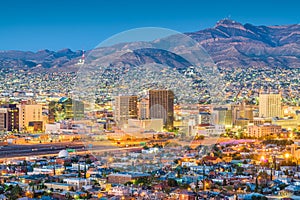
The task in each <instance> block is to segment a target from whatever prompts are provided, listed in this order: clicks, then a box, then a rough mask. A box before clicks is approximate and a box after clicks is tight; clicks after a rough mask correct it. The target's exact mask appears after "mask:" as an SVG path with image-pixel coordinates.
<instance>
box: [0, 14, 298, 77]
mask: <svg viewBox="0 0 300 200" xmlns="http://www.w3.org/2000/svg"><path fill="white" fill-rule="evenodd" d="M186 34H187V35H188V36H190V37H192V38H193V39H194V40H196V41H197V42H199V44H201V46H202V47H203V48H204V49H205V50H206V51H207V52H208V54H209V55H210V56H211V58H212V59H213V61H214V62H215V63H216V64H217V66H218V67H221V68H249V67H258V68H259V67H270V68H276V67H281V68H299V67H300V25H299V24H294V25H278V26H255V25H252V24H249V23H247V24H241V23H239V22H236V21H233V20H229V19H224V20H220V21H219V22H217V23H216V25H215V26H214V27H212V28H208V29H204V30H200V31H197V32H191V33H186ZM88 52H89V51H87V54H88ZM130 54H131V55H128V56H129V57H130V58H131V60H132V58H133V57H138V58H139V60H149V59H150V60H159V62H160V63H162V64H164V63H169V64H170V63H172V64H174V65H182V60H180V59H182V58H180V57H178V56H174V55H173V56H171V57H170V55H169V54H167V53H160V54H159V55H158V54H156V55H151V54H150V53H149V52H147V51H142V52H141V51H140V52H131V53H130ZM81 56H82V51H72V50H70V49H62V50H59V51H50V50H41V51H38V52H30V51H16V50H9V51H0V68H10V69H29V70H44V71H49V70H50V71H56V70H58V71H59V70H63V71H65V70H66V71H76V70H77V69H78V65H76V63H77V62H78V60H79V59H80V57H81ZM153 56H156V58H155V59H154V58H153ZM123 57H124V59H126V56H123ZM172 59H173V61H172ZM133 62H136V60H133ZM184 62H185V61H184ZM180 63H181V64H180ZM183 64H184V65H185V63H183Z"/></svg>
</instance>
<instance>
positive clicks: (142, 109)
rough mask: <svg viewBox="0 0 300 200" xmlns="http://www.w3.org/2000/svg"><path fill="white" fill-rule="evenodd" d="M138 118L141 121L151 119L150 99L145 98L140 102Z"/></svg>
mask: <svg viewBox="0 0 300 200" xmlns="http://www.w3.org/2000/svg"><path fill="white" fill-rule="evenodd" d="M138 118H139V119H149V118H150V111H149V99H146V98H143V99H141V101H139V102H138Z"/></svg>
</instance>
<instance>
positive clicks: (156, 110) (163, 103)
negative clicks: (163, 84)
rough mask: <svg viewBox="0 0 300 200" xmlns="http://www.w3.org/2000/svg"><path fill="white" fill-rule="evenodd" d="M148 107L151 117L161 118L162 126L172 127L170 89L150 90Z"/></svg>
mask: <svg viewBox="0 0 300 200" xmlns="http://www.w3.org/2000/svg"><path fill="white" fill-rule="evenodd" d="M149 108H150V118H151V119H163V121H164V128H167V129H173V123H174V93H173V92H172V91H171V90H150V91H149Z"/></svg>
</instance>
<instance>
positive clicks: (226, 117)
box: [212, 107, 232, 128]
mask: <svg viewBox="0 0 300 200" xmlns="http://www.w3.org/2000/svg"><path fill="white" fill-rule="evenodd" d="M212 114H213V119H214V124H219V125H225V127H226V128H230V127H232V111H231V110H229V109H228V108H224V107H217V108H213V112H212Z"/></svg>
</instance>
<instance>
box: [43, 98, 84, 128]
mask: <svg viewBox="0 0 300 200" xmlns="http://www.w3.org/2000/svg"><path fill="white" fill-rule="evenodd" d="M48 110H49V113H48V121H49V123H50V124H53V123H54V122H56V121H60V120H66V119H76V120H78V119H82V118H84V104H83V102H82V101H77V100H73V99H71V98H68V97H62V98H60V99H59V100H58V101H51V102H49V105H48Z"/></svg>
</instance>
